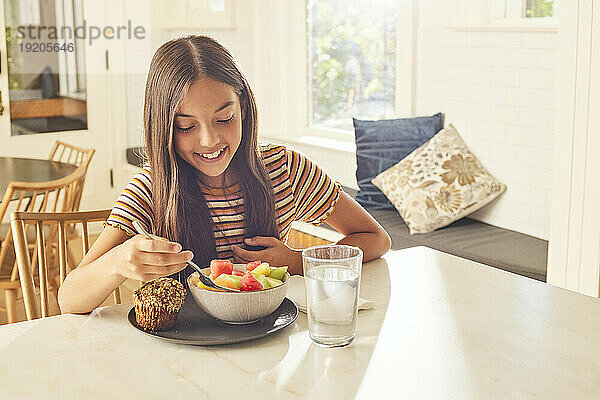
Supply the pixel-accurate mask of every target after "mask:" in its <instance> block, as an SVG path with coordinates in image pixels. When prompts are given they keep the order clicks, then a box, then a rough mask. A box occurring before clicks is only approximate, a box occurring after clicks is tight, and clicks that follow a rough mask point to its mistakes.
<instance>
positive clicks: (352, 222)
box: [327, 192, 392, 262]
mask: <svg viewBox="0 0 600 400" xmlns="http://www.w3.org/2000/svg"><path fill="white" fill-rule="evenodd" d="M327 223H328V224H329V225H330V226H331V227H332V228H334V229H335V230H336V231H338V232H340V233H341V234H342V235H345V237H344V238H343V239H341V240H339V241H338V242H337V243H338V244H347V245H351V246H356V247H359V248H360V249H361V250H362V251H363V261H364V262H367V261H371V260H374V259H376V258H379V257H381V256H382V255H383V254H385V253H386V252H387V251H388V250H389V249H390V247H391V245H392V240H391V239H390V236H389V235H388V234H387V232H386V231H385V230H384V229H383V227H382V226H381V225H380V224H379V222H377V221H376V220H375V218H373V217H372V216H371V214H369V213H368V212H367V211H366V210H365V209H364V208H362V206H361V205H360V204H358V203H357V202H356V201H355V200H354V199H353V198H352V197H350V196H349V195H348V194H346V193H345V192H341V193H340V198H339V200H338V202H337V204H336V206H335V208H334V209H333V211H332V212H331V214H330V215H329V217H328V218H327Z"/></svg>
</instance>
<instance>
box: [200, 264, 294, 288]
mask: <svg viewBox="0 0 600 400" xmlns="http://www.w3.org/2000/svg"><path fill="white" fill-rule="evenodd" d="M241 265H242V266H243V270H239V269H235V268H234V266H233V263H232V262H231V261H229V260H212V261H211V262H210V276H209V278H210V279H212V281H213V282H214V283H216V284H217V285H219V286H224V287H228V288H231V289H237V290H240V291H242V292H249V291H255V290H262V289H269V288H272V287H275V286H279V285H282V284H283V281H282V279H283V276H284V275H285V273H286V272H287V269H288V267H287V266H285V267H271V266H270V265H269V263H267V262H261V261H252V262H249V263H248V264H245V265H244V264H241ZM196 285H197V286H198V287H199V288H202V289H209V290H215V289H214V288H209V287H208V286H206V285H204V284H203V283H202V282H200V281H198V283H196Z"/></svg>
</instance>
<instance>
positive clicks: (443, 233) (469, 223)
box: [127, 149, 548, 282]
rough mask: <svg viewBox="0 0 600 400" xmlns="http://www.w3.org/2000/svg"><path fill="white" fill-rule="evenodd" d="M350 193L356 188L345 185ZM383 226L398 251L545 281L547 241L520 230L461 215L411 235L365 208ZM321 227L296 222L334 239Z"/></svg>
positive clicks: (398, 221)
mask: <svg viewBox="0 0 600 400" xmlns="http://www.w3.org/2000/svg"><path fill="white" fill-rule="evenodd" d="M139 154H141V152H140V150H139V149H129V150H128V152H127V159H128V161H129V163H130V164H133V165H140V164H139V163H140V159H139V156H138V155H139ZM344 190H345V191H346V192H347V193H348V194H350V195H351V196H353V197H354V196H355V195H356V190H354V189H350V188H344ZM367 211H369V213H371V215H372V216H373V217H374V218H375V219H376V220H377V221H378V222H379V223H380V224H381V225H382V226H383V227H384V228H385V230H386V231H387V232H388V233H389V235H390V236H391V238H392V249H394V250H399V249H405V248H408V247H415V246H427V247H431V248H432V249H436V250H439V251H443V252H445V253H448V254H453V255H456V256H458V257H462V258H466V259H469V260H472V261H476V262H480V263H482V264H486V265H490V266H492V267H496V268H500V269H502V270H505V271H509V272H514V273H515V274H519V275H523V276H527V277H530V278H533V279H537V280H539V281H544V282H545V281H546V265H547V261H548V242H547V241H546V240H542V239H538V238H535V237H533V236H529V235H526V234H523V233H519V232H514V231H511V230H508V229H503V228H498V227H496V226H493V225H489V224H486V223H484V222H479V221H476V220H474V219H470V218H463V219H461V220H459V221H456V222H454V223H453V224H450V225H448V226H447V227H445V228H441V229H438V230H437V231H434V232H432V233H426V234H416V235H411V234H409V232H408V227H407V226H406V224H405V223H404V221H403V220H402V218H401V217H400V215H399V214H398V212H396V210H367ZM322 227H323V228H321V227H319V228H321V229H313V228H311V227H310V226H305V227H304V228H303V225H302V224H295V225H294V228H295V229H296V230H299V231H301V232H304V233H307V234H311V235H314V236H317V237H321V238H324V239H330V240H334V239H335V238H336V236H335V235H333V234H332V232H331V231H330V229H332V228H328V226H327V224H323V225H322Z"/></svg>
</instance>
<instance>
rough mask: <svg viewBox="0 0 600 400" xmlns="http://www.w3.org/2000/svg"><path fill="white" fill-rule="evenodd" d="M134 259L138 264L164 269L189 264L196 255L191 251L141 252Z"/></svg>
mask: <svg viewBox="0 0 600 400" xmlns="http://www.w3.org/2000/svg"><path fill="white" fill-rule="evenodd" d="M134 257H135V262H136V263H139V264H147V265H154V266H160V267H162V266H167V265H175V264H182V263H187V262H188V261H190V260H192V259H193V258H194V254H193V253H192V252H191V251H189V250H186V251H182V252H181V253H157V252H146V251H141V252H139V253H137V254H136V255H135V256H134Z"/></svg>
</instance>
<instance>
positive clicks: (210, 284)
mask: <svg viewBox="0 0 600 400" xmlns="http://www.w3.org/2000/svg"><path fill="white" fill-rule="evenodd" d="M133 227H134V228H135V229H136V230H137V231H138V232H139V233H141V234H144V235H145V236H146V237H147V238H148V239H153V240H154V238H153V237H152V236H151V235H150V234H149V233H148V232H146V230H145V229H144V226H143V225H142V224H141V222H140V221H138V220H133ZM188 265H189V266H191V267H192V268H194V269H195V270H196V271H197V272H198V275H199V278H200V281H202V283H203V284H205V285H206V286H208V287H212V288H215V289H219V290H223V291H225V292H239V290H236V289H231V288H228V287H225V286H220V285H217V284H216V283H214V282H213V281H212V279H210V278H209V277H208V276H206V275H204V272H202V269H201V268H200V267H199V266H197V265H196V263H194V262H193V261H191V260H190V261H188Z"/></svg>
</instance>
